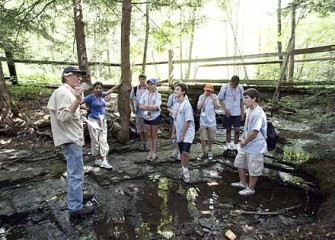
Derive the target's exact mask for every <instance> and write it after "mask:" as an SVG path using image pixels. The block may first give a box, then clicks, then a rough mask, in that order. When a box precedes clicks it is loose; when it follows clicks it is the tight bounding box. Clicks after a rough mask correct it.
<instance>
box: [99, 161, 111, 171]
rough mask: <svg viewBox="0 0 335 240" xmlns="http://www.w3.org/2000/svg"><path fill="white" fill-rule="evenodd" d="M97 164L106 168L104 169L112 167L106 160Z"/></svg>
mask: <svg viewBox="0 0 335 240" xmlns="http://www.w3.org/2000/svg"><path fill="white" fill-rule="evenodd" d="M99 166H100V167H102V168H106V169H112V168H113V166H112V165H109V163H108V162H107V160H104V161H101V162H100V164H99Z"/></svg>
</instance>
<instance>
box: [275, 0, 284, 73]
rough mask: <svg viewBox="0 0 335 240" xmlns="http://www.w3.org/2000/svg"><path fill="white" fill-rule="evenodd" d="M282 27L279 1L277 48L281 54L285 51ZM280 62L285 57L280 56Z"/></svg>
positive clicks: (279, 3) (279, 1)
mask: <svg viewBox="0 0 335 240" xmlns="http://www.w3.org/2000/svg"><path fill="white" fill-rule="evenodd" d="M281 27H282V21H281V0H278V5H277V48H278V52H279V53H281V52H282V51H283V45H282V34H281ZM279 60H283V56H279ZM282 64H283V63H280V64H279V66H280V67H281V66H282ZM285 80H286V79H285Z"/></svg>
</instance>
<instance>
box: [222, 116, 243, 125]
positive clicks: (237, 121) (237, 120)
mask: <svg viewBox="0 0 335 240" xmlns="http://www.w3.org/2000/svg"><path fill="white" fill-rule="evenodd" d="M223 126H224V128H231V126H233V127H234V128H239V127H240V126H241V115H239V116H230V118H227V117H226V115H223Z"/></svg>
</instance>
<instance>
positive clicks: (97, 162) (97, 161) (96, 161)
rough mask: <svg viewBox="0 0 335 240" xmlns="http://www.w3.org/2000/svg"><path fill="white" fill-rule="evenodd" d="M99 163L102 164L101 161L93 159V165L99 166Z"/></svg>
mask: <svg viewBox="0 0 335 240" xmlns="http://www.w3.org/2000/svg"><path fill="white" fill-rule="evenodd" d="M101 163H102V160H101V159H95V162H94V164H95V165H98V166H100V164H101Z"/></svg>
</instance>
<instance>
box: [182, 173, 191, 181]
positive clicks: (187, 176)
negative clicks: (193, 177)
mask: <svg viewBox="0 0 335 240" xmlns="http://www.w3.org/2000/svg"><path fill="white" fill-rule="evenodd" d="M183 180H184V182H186V183H189V182H190V172H189V171H186V172H183Z"/></svg>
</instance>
